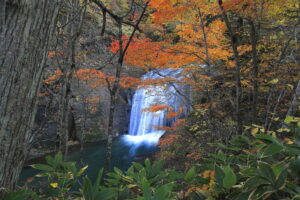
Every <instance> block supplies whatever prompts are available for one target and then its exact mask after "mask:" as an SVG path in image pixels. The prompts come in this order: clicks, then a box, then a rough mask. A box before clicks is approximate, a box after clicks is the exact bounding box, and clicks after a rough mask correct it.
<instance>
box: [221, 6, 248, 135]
mask: <svg viewBox="0 0 300 200" xmlns="http://www.w3.org/2000/svg"><path fill="white" fill-rule="evenodd" d="M218 3H219V7H220V9H221V11H222V17H223V19H224V21H225V24H226V27H227V30H228V32H229V35H230V39H231V48H232V50H233V54H234V60H235V88H236V98H235V103H236V105H235V113H236V121H237V132H236V133H237V134H241V133H242V131H243V119H242V113H241V97H242V86H241V62H240V56H239V52H238V35H237V34H236V33H235V32H234V31H233V29H232V25H231V23H230V21H229V18H228V16H227V13H226V11H225V10H224V7H223V2H222V0H219V1H218Z"/></svg>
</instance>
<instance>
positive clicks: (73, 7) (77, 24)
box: [60, 0, 87, 159]
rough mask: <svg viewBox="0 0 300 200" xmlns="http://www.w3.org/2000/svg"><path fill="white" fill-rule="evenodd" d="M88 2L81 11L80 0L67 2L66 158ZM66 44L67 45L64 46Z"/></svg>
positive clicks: (63, 146) (63, 140)
mask: <svg viewBox="0 0 300 200" xmlns="http://www.w3.org/2000/svg"><path fill="white" fill-rule="evenodd" d="M86 2H87V0H85V1H84V5H83V6H84V8H83V11H81V7H80V2H79V0H73V1H69V2H66V9H67V12H68V15H67V20H66V31H65V35H64V36H65V37H66V44H65V43H64V38H65V37H64V36H62V38H61V39H62V45H63V49H65V51H66V52H67V53H68V57H67V58H66V62H65V65H64V66H61V69H62V70H63V73H64V82H63V88H62V97H61V102H62V103H61V109H60V112H61V115H60V117H61V118H60V151H61V152H64V158H65V159H66V157H67V155H68V140H69V136H70V135H71V131H72V130H71V127H70V126H69V125H70V120H71V119H70V116H72V115H71V112H72V109H71V105H70V100H71V95H72V93H71V80H72V78H73V73H74V70H75V67H76V59H75V56H76V49H75V48H76V42H77V39H78V37H79V35H80V32H81V27H82V23H83V20H84V16H85V11H86ZM64 45H66V46H64Z"/></svg>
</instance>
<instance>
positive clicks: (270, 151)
mask: <svg viewBox="0 0 300 200" xmlns="http://www.w3.org/2000/svg"><path fill="white" fill-rule="evenodd" d="M283 149H284V148H283V146H281V145H278V144H277V143H273V144H271V145H268V146H267V148H266V149H265V150H264V152H263V155H264V156H272V155H275V154H277V153H279V152H281V151H282V150H283Z"/></svg>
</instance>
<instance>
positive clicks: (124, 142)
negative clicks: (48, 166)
mask: <svg viewBox="0 0 300 200" xmlns="http://www.w3.org/2000/svg"><path fill="white" fill-rule="evenodd" d="M181 72H182V70H172V69H163V70H159V71H158V73H155V72H154V71H150V72H148V73H147V74H145V75H144V76H143V77H142V80H147V79H160V78H164V77H172V78H176V79H178V80H179V79H180V77H181V76H182V75H181ZM174 86H175V87H176V88H175V87H174ZM176 90H181V93H183V94H186V96H189V95H188V94H189V93H188V87H187V86H179V85H178V84H173V85H170V84H169V83H165V85H151V86H148V87H143V88H138V89H137V90H136V92H135V94H134V96H133V100H132V108H131V114H130V125H129V134H128V135H123V136H120V137H118V138H117V139H115V140H114V142H113V147H112V149H113V152H112V166H114V167H118V168H119V169H121V170H126V169H128V168H129V166H130V165H131V163H132V162H133V161H135V159H136V158H138V157H139V156H141V155H149V154H153V153H154V152H155V151H156V150H157V143H158V142H159V138H160V137H161V136H162V135H163V134H164V131H162V130H158V128H157V127H162V126H171V125H172V123H173V122H175V121H176V120H177V119H179V118H182V117H184V116H185V115H186V114H187V112H188V110H189V107H188V106H187V105H188V103H187V102H186V101H185V99H184V98H182V96H181V95H179V94H178V92H177V91H176ZM155 105H165V106H167V107H170V108H172V110H171V111H172V112H181V114H180V115H178V116H176V117H173V118H168V117H167V116H168V112H169V110H168V109H163V110H159V111H157V112H144V110H145V109H147V108H150V107H151V106H155ZM183 108H185V109H183ZM105 150H106V145H105V143H104V144H103V143H101V144H99V145H93V146H89V147H86V148H85V149H84V150H83V151H82V152H74V153H71V154H70V155H69V157H68V159H67V160H68V161H76V162H77V163H78V165H79V166H78V167H83V166H85V165H88V166H89V167H88V169H87V171H86V173H87V175H88V176H90V177H91V178H95V177H96V176H97V173H98V170H99V169H100V168H101V167H103V166H104V161H105ZM36 173H37V171H36V170H34V169H32V168H25V169H24V170H23V171H22V173H21V178H20V181H19V184H20V185H22V184H24V183H25V182H26V180H27V179H28V178H30V177H33V176H34V175H35V174H36Z"/></svg>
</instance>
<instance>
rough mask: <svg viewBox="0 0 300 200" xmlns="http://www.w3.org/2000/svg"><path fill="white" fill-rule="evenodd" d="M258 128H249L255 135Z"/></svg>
mask: <svg viewBox="0 0 300 200" xmlns="http://www.w3.org/2000/svg"><path fill="white" fill-rule="evenodd" d="M258 131H259V129H258V128H253V129H251V134H252V135H256V134H257V133H258Z"/></svg>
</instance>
